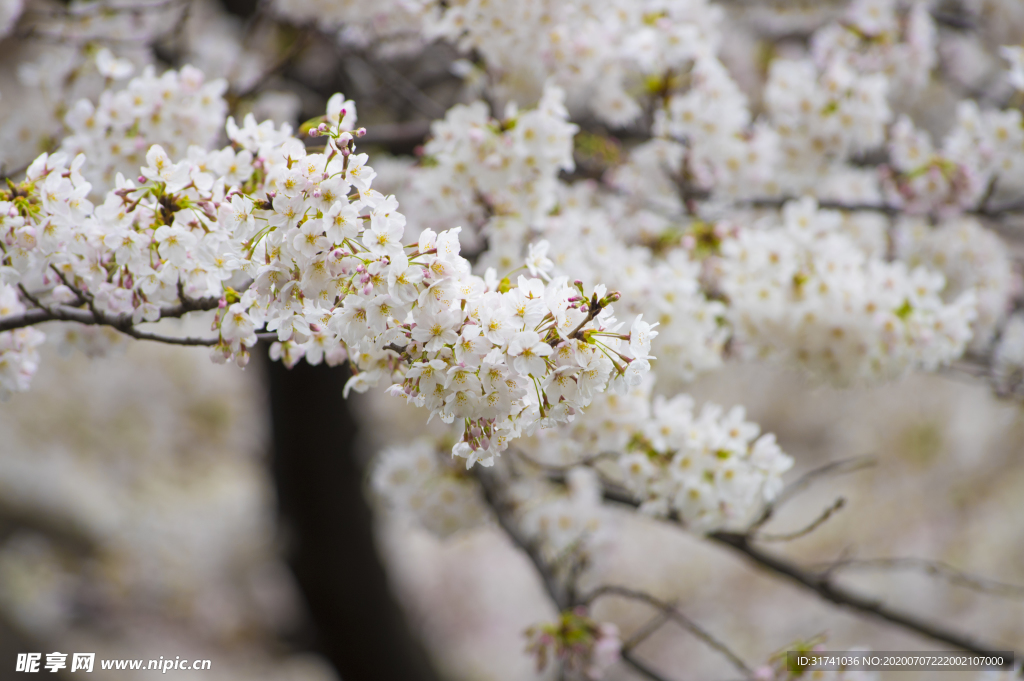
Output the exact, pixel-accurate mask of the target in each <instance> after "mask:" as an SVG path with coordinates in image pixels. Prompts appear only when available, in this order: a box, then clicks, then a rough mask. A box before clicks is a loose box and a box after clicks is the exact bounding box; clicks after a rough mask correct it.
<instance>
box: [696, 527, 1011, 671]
mask: <svg viewBox="0 0 1024 681" xmlns="http://www.w3.org/2000/svg"><path fill="white" fill-rule="evenodd" d="M708 539H710V540H711V541H713V542H716V543H718V544H721V545H722V546H727V547H729V548H730V549H733V550H734V551H737V552H739V553H740V554H742V555H743V556H745V557H746V558H747V559H748V560H750V561H751V562H753V563H754V564H755V565H757V566H758V567H761V568H766V569H767V570H769V571H771V572H773V573H775V574H777V575H780V576H782V577H786V578H787V579H789V580H790V581H792V582H795V583H796V584H799V585H800V586H802V587H805V588H807V589H810V590H811V591H813V592H815V593H816V594H818V595H819V596H821V597H822V598H824V599H825V600H828V601H830V602H832V603H835V604H836V605H840V606H843V607H847V608H850V609H851V610H856V611H858V612H861V613H863V614H865V615H870V616H871V617H874V618H876V619H880V620H884V621H886V622H889V623H891V624H895V625H897V626H900V627H902V628H904V629H907V630H909V631H912V632H914V633H917V634H919V635H921V636H924V637H927V638H930V639H933V640H935V641H940V642H942V643H946V644H948V645H951V646H953V647H954V648H958V649H961V650H966V651H969V652H972V653H977V654H979V655H989V654H992V653H993V652H996V651H995V648H993V647H992V646H990V645H987V644H984V643H981V642H980V641H976V640H974V639H973V638H971V637H968V636H965V635H963V634H959V633H957V632H955V631H951V630H949V629H946V628H945V627H942V626H940V625H938V624H935V623H932V622H929V621H927V620H924V619H922V618H919V617H916V616H914V615H909V614H906V613H904V612H901V611H899V610H896V609H893V608H890V607H888V606H886V605H885V604H884V603H882V602H881V601H879V600H877V599H874V598H869V597H867V596H863V595H861V594H859V593H857V592H855V591H852V590H850V589H847V588H845V587H843V586H839V585H838V584H836V583H834V582H833V581H832V579H831V578H830V576H829V575H827V574H825V575H821V574H818V573H815V572H811V571H808V570H805V569H804V568H801V567H798V566H796V565H794V564H792V563H790V562H789V561H787V560H785V559H784V558H779V557H777V556H773V555H771V554H770V553H766V552H765V551H762V550H761V549H759V548H757V547H756V546H753V545H752V544H751V543H750V538H749V537H748V536H746V535H743V534H736V533H731V532H716V533H714V534H709V535H708Z"/></svg>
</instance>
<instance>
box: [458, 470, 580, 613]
mask: <svg viewBox="0 0 1024 681" xmlns="http://www.w3.org/2000/svg"><path fill="white" fill-rule="evenodd" d="M473 477H475V478H476V479H477V482H479V483H480V488H481V489H482V490H483V495H484V501H486V502H487V505H488V506H490V508H491V510H492V511H493V512H494V516H495V518H497V520H498V524H499V525H500V526H501V529H503V530H505V534H507V535H508V537H509V539H511V540H512V543H513V544H515V545H516V546H517V547H519V549H521V550H522V551H523V553H525V554H526V556H527V558H529V559H530V562H531V563H533V567H534V569H536V571H537V574H538V575H540V578H541V580H542V581H543V582H544V590H545V591H547V593H548V596H550V597H551V600H552V601H554V603H555V607H557V608H558V610H559V611H562V610H567V609H568V608H570V607H572V603H570V602H569V595H568V591H567V590H566V589H565V588H563V586H562V585H561V584H559V583H558V580H557V579H556V578H555V575H554V573H553V572H552V571H551V569H550V568H549V567H548V565H547V563H546V562H545V561H544V557H543V556H542V555H541V552H540V547H539V546H538V545H537V542H535V541H533V540H531V539H529V538H528V537H527V536H526V535H524V534H523V533H522V532H521V531H520V529H519V526H518V525H517V524H516V522H515V519H514V518H513V517H512V508H511V506H510V505H509V503H508V501H507V500H506V499H505V498H504V497H503V495H502V493H501V483H500V481H498V480H497V478H496V477H495V475H494V473H493V472H489V471H484V470H483V469H482V468H481V467H480V466H476V467H474V468H473Z"/></svg>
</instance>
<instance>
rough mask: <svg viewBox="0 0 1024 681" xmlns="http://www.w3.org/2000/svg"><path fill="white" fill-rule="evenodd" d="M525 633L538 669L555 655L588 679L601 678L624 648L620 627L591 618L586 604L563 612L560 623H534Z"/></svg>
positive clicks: (539, 670) (528, 650)
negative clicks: (585, 606)
mask: <svg viewBox="0 0 1024 681" xmlns="http://www.w3.org/2000/svg"><path fill="white" fill-rule="evenodd" d="M525 635H526V639H527V646H526V652H527V653H529V654H531V655H533V656H534V657H536V659H537V671H538V672H541V671H543V670H544V669H545V668H546V667H547V665H548V662H549V661H551V660H552V658H553V659H554V660H556V661H558V662H561V663H562V664H563V665H564V669H566V670H567V671H570V672H577V673H582V674H583V675H584V676H585V677H586V678H588V679H600V678H601V677H602V676H603V675H604V672H605V670H606V669H607V668H608V667H609V666H611V665H612V664H613V663H615V662H616V661H617V660H618V659H619V652H620V649H621V648H622V641H621V640H620V639H619V630H618V627H616V626H615V625H614V624H611V623H608V622H597V621H595V620H593V619H591V617H590V616H589V612H588V610H587V609H586V608H584V607H579V608H575V609H573V610H566V611H564V612H563V613H561V615H560V616H559V619H558V621H557V622H552V623H550V624H542V625H534V626H532V627H530V628H528V629H527V630H526V632H525Z"/></svg>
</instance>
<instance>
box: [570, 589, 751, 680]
mask: <svg viewBox="0 0 1024 681" xmlns="http://www.w3.org/2000/svg"><path fill="white" fill-rule="evenodd" d="M602 596H621V597H622V598H628V599H630V600H634V601H641V602H643V603H646V604H648V605H650V606H652V607H654V608H656V609H658V610H659V611H660V612H661V613H662V614H663V615H664V616H665V617H667V618H669V619H671V620H672V621H673V622H675V623H676V624H678V625H679V626H681V627H682V628H684V629H686V630H687V631H689V632H690V633H691V634H693V635H694V636H696V637H697V638H699V639H700V640H701V641H703V642H704V643H705V644H706V645H707V646H708V647H710V648H713V649H714V650H716V651H718V652H719V653H721V654H722V655H723V656H724V657H725V658H727V659H728V660H729V662H730V664H732V665H733V666H734V667H736V669H737V670H739V671H740V672H742V674H743V675H744V676H745V677H748V678H749V677H750V675H751V671H750V668H749V667H747V665H746V664H745V663H744V662H743V660H741V659H740V657H739V656H738V655H736V653H734V652H732V650H730V649H729V647H728V646H726V645H725V644H724V643H722V642H721V641H719V640H718V639H716V638H715V637H714V636H712V635H711V634H710V633H708V632H707V631H706V630H705V629H704V628H703V627H701V626H700V625H698V624H697V623H696V622H694V621H693V620H691V619H690V618H689V617H687V616H686V615H684V614H683V613H681V612H680V611H679V610H678V609H677V608H675V607H673V606H672V605H670V604H668V603H666V602H664V601H662V600H661V599H659V598H656V597H654V596H652V595H650V594H649V593H646V592H644V591H637V590H635V589H629V588H627V587H623V586H614V585H608V586H600V587H598V588H596V589H594V590H593V591H591V592H590V593H589V594H588V595H587V596H586V598H584V599H583V603H584V604H586V605H589V604H590V603H592V602H594V601H595V600H597V599H598V598H601V597H602ZM627 652H628V651H627Z"/></svg>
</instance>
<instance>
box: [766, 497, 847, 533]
mask: <svg viewBox="0 0 1024 681" xmlns="http://www.w3.org/2000/svg"><path fill="white" fill-rule="evenodd" d="M845 504H846V499H844V498H843V497H839V498H838V499H836V501H835V503H833V504H832V505H831V506H829V507H828V508H826V509H825V510H824V511H822V512H821V515H819V516H818V517H817V518H815V519H814V520H813V521H812V522H811V523H810V524H808V525H807V526H806V527H804V528H803V529H800V530H797V531H796V532H789V533H787V534H760V533H758V534H753V535H752V537H753V538H754V539H757V540H758V541H793V540H794V539H799V538H800V537H806V536H807V535H809V534H810V533H811V532H814V531H815V530H816V529H818V528H819V527H821V526H822V525H824V524H825V523H826V522H827V521H828V519H829V518H831V517H832V516H833V515H834V514H835V513H836V512H837V511H839V509H841V508H842V507H843V506H844V505H845Z"/></svg>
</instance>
